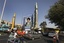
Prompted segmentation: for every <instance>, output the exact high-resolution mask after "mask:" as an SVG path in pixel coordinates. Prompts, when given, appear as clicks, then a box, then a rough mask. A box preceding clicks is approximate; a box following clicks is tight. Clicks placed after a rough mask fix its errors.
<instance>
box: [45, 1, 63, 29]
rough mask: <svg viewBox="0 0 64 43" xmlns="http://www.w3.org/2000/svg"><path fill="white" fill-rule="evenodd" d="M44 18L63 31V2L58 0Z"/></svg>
mask: <svg viewBox="0 0 64 43" xmlns="http://www.w3.org/2000/svg"><path fill="white" fill-rule="evenodd" d="M46 18H47V19H49V20H50V21H51V23H55V25H58V26H59V27H61V28H62V29H63V30H64V0H59V1H58V2H56V3H55V4H54V5H53V6H51V8H50V9H49V12H48V15H47V17H46Z"/></svg>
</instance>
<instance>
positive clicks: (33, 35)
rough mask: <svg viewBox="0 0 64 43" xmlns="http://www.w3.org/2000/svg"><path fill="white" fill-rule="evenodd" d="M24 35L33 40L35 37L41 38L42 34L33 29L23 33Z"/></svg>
mask: <svg viewBox="0 0 64 43" xmlns="http://www.w3.org/2000/svg"><path fill="white" fill-rule="evenodd" d="M24 37H25V38H28V39H31V40H34V39H36V38H41V37H42V35H41V34H38V33H37V32H35V31H30V32H29V33H28V34H25V35H24Z"/></svg>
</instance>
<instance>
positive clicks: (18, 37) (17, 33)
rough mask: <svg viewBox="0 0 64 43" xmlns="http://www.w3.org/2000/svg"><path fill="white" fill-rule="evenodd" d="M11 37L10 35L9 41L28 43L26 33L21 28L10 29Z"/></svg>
mask: <svg viewBox="0 0 64 43" xmlns="http://www.w3.org/2000/svg"><path fill="white" fill-rule="evenodd" d="M9 32H10V35H9V40H8V41H12V40H13V41H12V42H14V43H21V42H22V43H26V42H25V40H24V37H23V36H24V35H25V32H24V31H23V30H21V29H19V28H14V29H10V30H9Z"/></svg>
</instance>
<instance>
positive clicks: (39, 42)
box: [0, 35, 64, 43]
mask: <svg viewBox="0 0 64 43" xmlns="http://www.w3.org/2000/svg"><path fill="white" fill-rule="evenodd" d="M7 39H8V35H4V36H0V42H1V43H7ZM52 40H53V39H52V38H49V37H45V36H43V37H42V38H41V39H35V40H27V43H53V41H52ZM60 40H61V41H60V43H63V42H64V37H61V38H60Z"/></svg>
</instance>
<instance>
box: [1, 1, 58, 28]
mask: <svg viewBox="0 0 64 43" xmlns="http://www.w3.org/2000/svg"><path fill="white" fill-rule="evenodd" d="M57 1H58V0H7V2H6V6H5V10H4V16H3V19H4V20H7V21H12V17H13V14H14V13H16V24H23V17H27V16H30V15H32V14H34V10H35V4H36V2H37V3H38V24H40V23H41V22H43V21H46V22H47V24H48V26H49V27H54V24H50V23H49V20H47V19H45V15H47V14H48V10H49V9H50V7H51V6H52V5H53V4H54V3H55V2H57ZM3 4H4V0H0V15H1V12H2V7H3Z"/></svg>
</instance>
